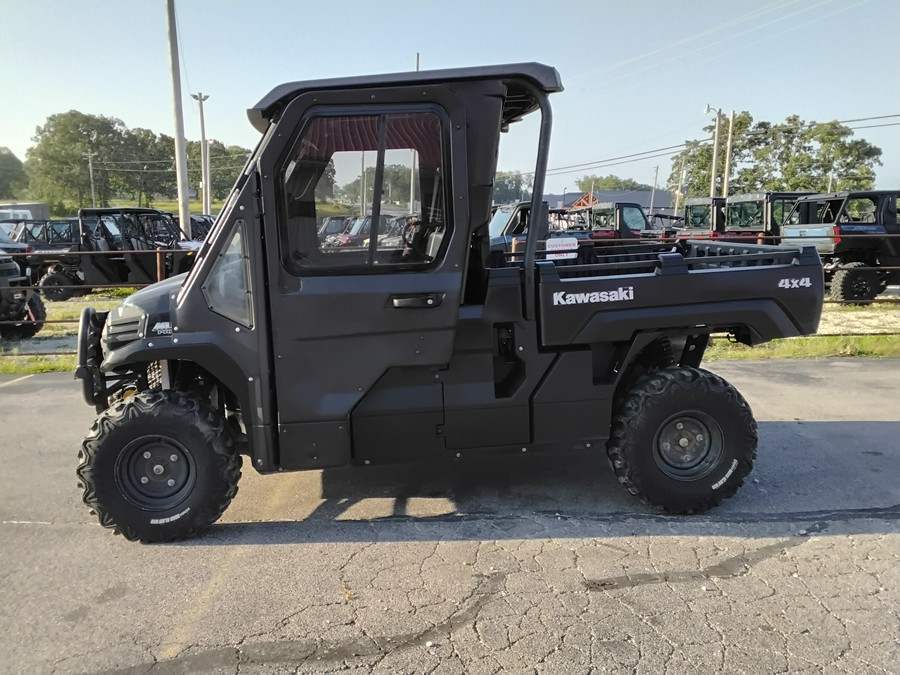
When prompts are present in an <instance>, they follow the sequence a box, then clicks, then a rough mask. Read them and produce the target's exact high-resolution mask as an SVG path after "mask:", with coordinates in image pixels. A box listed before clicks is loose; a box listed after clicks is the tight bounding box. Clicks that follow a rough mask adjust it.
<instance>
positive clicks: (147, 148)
mask: <svg viewBox="0 0 900 675" xmlns="http://www.w3.org/2000/svg"><path fill="white" fill-rule="evenodd" d="M124 148H125V151H124V154H123V157H127V159H122V160H120V161H119V162H118V163H116V164H111V166H112V167H114V170H113V174H114V176H115V177H116V184H117V185H119V186H120V187H121V189H122V190H123V191H125V192H128V193H129V194H131V195H132V196H133V197H134V198H135V199H136V200H137V202H138V206H141V205H145V206H150V204H151V202H152V200H153V197H154V196H155V195H167V196H168V195H171V194H173V193H174V192H175V191H176V187H175V170H174V164H175V160H174V159H173V155H174V154H175V143H174V139H173V138H172V137H171V136H166V135H164V134H156V133H154V132H153V131H151V130H150V129H141V128H138V129H131V130H129V131H126V133H125V141H124Z"/></svg>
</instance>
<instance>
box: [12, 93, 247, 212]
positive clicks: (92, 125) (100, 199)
mask: <svg viewBox="0 0 900 675" xmlns="http://www.w3.org/2000/svg"><path fill="white" fill-rule="evenodd" d="M33 140H34V142H35V145H34V146H33V147H31V148H30V149H29V150H28V152H27V159H26V161H25V164H24V170H25V173H26V175H27V179H28V191H29V196H30V197H31V198H32V199H41V200H43V201H46V202H49V203H51V204H56V203H61V202H68V203H70V204H71V203H73V202H74V204H75V205H78V206H87V205H90V204H91V173H90V166H91V165H93V181H94V195H95V197H96V200H97V205H98V206H108V205H109V203H110V200H111V199H112V198H113V197H115V196H123V195H128V196H129V197H131V198H132V199H136V200H138V201H139V202H140V203H146V204H147V205H150V203H151V202H152V199H153V197H155V196H157V195H159V196H163V197H167V198H170V197H172V196H174V195H175V194H176V193H177V184H176V172H175V159H174V156H175V141H174V139H173V138H172V137H171V136H167V135H165V134H157V133H155V132H153V131H151V130H150V129H141V128H136V129H128V128H127V127H126V126H125V124H124V123H123V122H122V121H121V120H119V119H116V118H113V117H104V116H102V115H89V114H85V113H81V112H78V111H77V110H70V111H69V112H66V113H59V114H56V115H51V116H50V117H48V118H47V121H46V123H45V124H44V125H43V126H41V127H38V128H37V132H36V134H35V136H34V138H33ZM208 144H209V150H210V183H211V186H210V187H211V192H212V197H213V198H214V199H223V198H225V197H226V196H227V195H228V192H229V191H230V190H231V187H232V185H233V184H234V180H235V176H237V174H238V172H239V171H240V169H241V167H243V165H244V163H245V162H246V159H247V156H248V155H249V153H250V151H249V150H247V149H246V148H242V147H240V146H234V145H232V146H226V145H224V144H222V143H220V142H219V141H215V140H212V141H208ZM89 158H90V161H89ZM187 161H188V184H189V185H190V186H191V187H193V188H195V189H197V190H198V191H199V189H200V187H201V180H200V175H201V170H200V142H199V141H188V142H187ZM0 167H2V158H0ZM0 173H2V169H0ZM0 187H2V182H0Z"/></svg>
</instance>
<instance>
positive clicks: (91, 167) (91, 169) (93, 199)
mask: <svg viewBox="0 0 900 675" xmlns="http://www.w3.org/2000/svg"><path fill="white" fill-rule="evenodd" d="M96 154H97V153H96V152H94V151H93V150H91V151H89V152H86V153H84V156H85V157H87V161H88V175H90V177H91V206H92V207H93V208H95V209H96V208H97V193H96V192H95V190H94V155H96Z"/></svg>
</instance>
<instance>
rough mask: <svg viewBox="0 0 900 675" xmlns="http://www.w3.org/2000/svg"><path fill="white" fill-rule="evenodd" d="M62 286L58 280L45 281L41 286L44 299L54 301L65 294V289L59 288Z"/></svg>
mask: <svg viewBox="0 0 900 675" xmlns="http://www.w3.org/2000/svg"><path fill="white" fill-rule="evenodd" d="M62 285H63V284H62V282H61V281H59V280H58V279H47V280H46V281H45V282H44V283H43V284H41V292H42V293H43V294H44V297H47V298H50V299H52V300H56V299H57V298H61V297H62V296H64V295H65V294H66V289H65V288H60V286H62Z"/></svg>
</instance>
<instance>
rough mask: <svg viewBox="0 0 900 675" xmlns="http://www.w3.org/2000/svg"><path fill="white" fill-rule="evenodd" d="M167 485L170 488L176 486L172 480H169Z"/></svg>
mask: <svg viewBox="0 0 900 675" xmlns="http://www.w3.org/2000/svg"><path fill="white" fill-rule="evenodd" d="M166 485H168V486H169V487H174V486H175V481H174V479H172V478H170V479H169V480H167V481H166Z"/></svg>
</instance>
